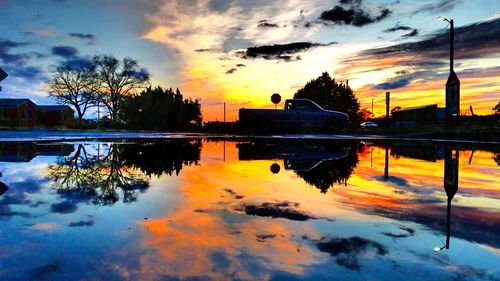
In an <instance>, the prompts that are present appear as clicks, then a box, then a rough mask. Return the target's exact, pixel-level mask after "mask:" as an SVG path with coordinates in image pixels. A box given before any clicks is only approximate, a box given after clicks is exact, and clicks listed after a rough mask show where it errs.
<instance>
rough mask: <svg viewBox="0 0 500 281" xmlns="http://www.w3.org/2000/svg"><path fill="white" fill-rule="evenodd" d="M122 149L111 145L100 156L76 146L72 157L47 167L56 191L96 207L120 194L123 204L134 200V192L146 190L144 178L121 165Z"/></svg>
mask: <svg viewBox="0 0 500 281" xmlns="http://www.w3.org/2000/svg"><path fill="white" fill-rule="evenodd" d="M121 150H122V148H121V147H120V146H119V145H117V144H112V145H111V146H109V149H107V151H105V152H104V154H103V155H99V153H98V154H93V153H88V152H87V148H86V147H85V146H84V145H82V144H79V145H78V147H77V149H76V152H75V154H74V155H72V156H70V157H64V158H61V159H60V160H59V161H58V163H57V164H56V165H51V166H50V167H49V177H50V179H51V180H52V181H53V182H54V184H55V186H56V188H57V189H58V192H61V193H79V195H83V196H88V197H90V198H93V202H94V203H95V204H98V205H111V204H113V203H115V202H117V201H118V200H119V198H120V196H119V194H118V191H121V192H122V193H123V201H124V202H132V201H135V200H136V199H137V194H136V192H135V191H136V190H137V189H145V188H147V185H148V181H147V179H146V177H145V176H144V175H142V174H140V173H138V172H137V171H135V170H134V169H132V168H130V167H127V166H125V165H123V162H124V160H123V158H122V157H121V155H120V153H121Z"/></svg>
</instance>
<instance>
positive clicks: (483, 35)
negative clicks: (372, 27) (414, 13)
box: [361, 19, 500, 63]
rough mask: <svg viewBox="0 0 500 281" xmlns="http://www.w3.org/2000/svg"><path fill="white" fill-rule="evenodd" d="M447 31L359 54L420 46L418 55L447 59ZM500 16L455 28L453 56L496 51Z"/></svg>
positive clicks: (404, 52)
mask: <svg viewBox="0 0 500 281" xmlns="http://www.w3.org/2000/svg"><path fill="white" fill-rule="evenodd" d="M448 33H449V32H445V33H444V34H443V33H439V34H434V35H432V36H431V37H430V38H428V39H425V40H421V41H417V42H411V43H403V44H397V45H392V46H389V47H383V48H377V49H370V50H366V51H364V52H362V53H361V55H362V56H364V57H367V58H380V57H388V56H400V55H413V54H417V53H418V52H419V51H421V50H422V49H425V52H422V53H421V54H420V55H419V57H422V58H426V59H432V60H431V61H430V62H431V63H436V62H435V59H444V60H447V59H448V55H449V40H450V38H449V34H448ZM499 38H500V19H495V20H492V21H487V22H480V23H475V24H472V25H468V26H464V27H459V28H455V58H456V59H465V58H479V57H481V56H485V55H493V54H496V53H499V52H500V50H499V49H498V44H499Z"/></svg>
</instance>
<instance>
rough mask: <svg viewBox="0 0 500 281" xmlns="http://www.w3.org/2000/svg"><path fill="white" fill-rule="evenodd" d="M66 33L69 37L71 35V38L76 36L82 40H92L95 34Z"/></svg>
mask: <svg viewBox="0 0 500 281" xmlns="http://www.w3.org/2000/svg"><path fill="white" fill-rule="evenodd" d="M68 35H69V36H70V37H73V38H78V39H83V40H90V41H94V39H95V36H94V34H90V33H73V32H72V33H68Z"/></svg>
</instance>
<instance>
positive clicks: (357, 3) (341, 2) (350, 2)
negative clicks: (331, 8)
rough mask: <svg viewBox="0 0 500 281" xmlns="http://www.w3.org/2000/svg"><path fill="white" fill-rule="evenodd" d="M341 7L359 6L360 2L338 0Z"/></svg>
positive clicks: (356, 0)
mask: <svg viewBox="0 0 500 281" xmlns="http://www.w3.org/2000/svg"><path fill="white" fill-rule="evenodd" d="M340 4H342V5H360V4H361V0H340Z"/></svg>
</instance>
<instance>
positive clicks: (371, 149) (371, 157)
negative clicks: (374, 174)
mask: <svg viewBox="0 0 500 281" xmlns="http://www.w3.org/2000/svg"><path fill="white" fill-rule="evenodd" d="M370 168H373V147H371V146H370Z"/></svg>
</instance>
